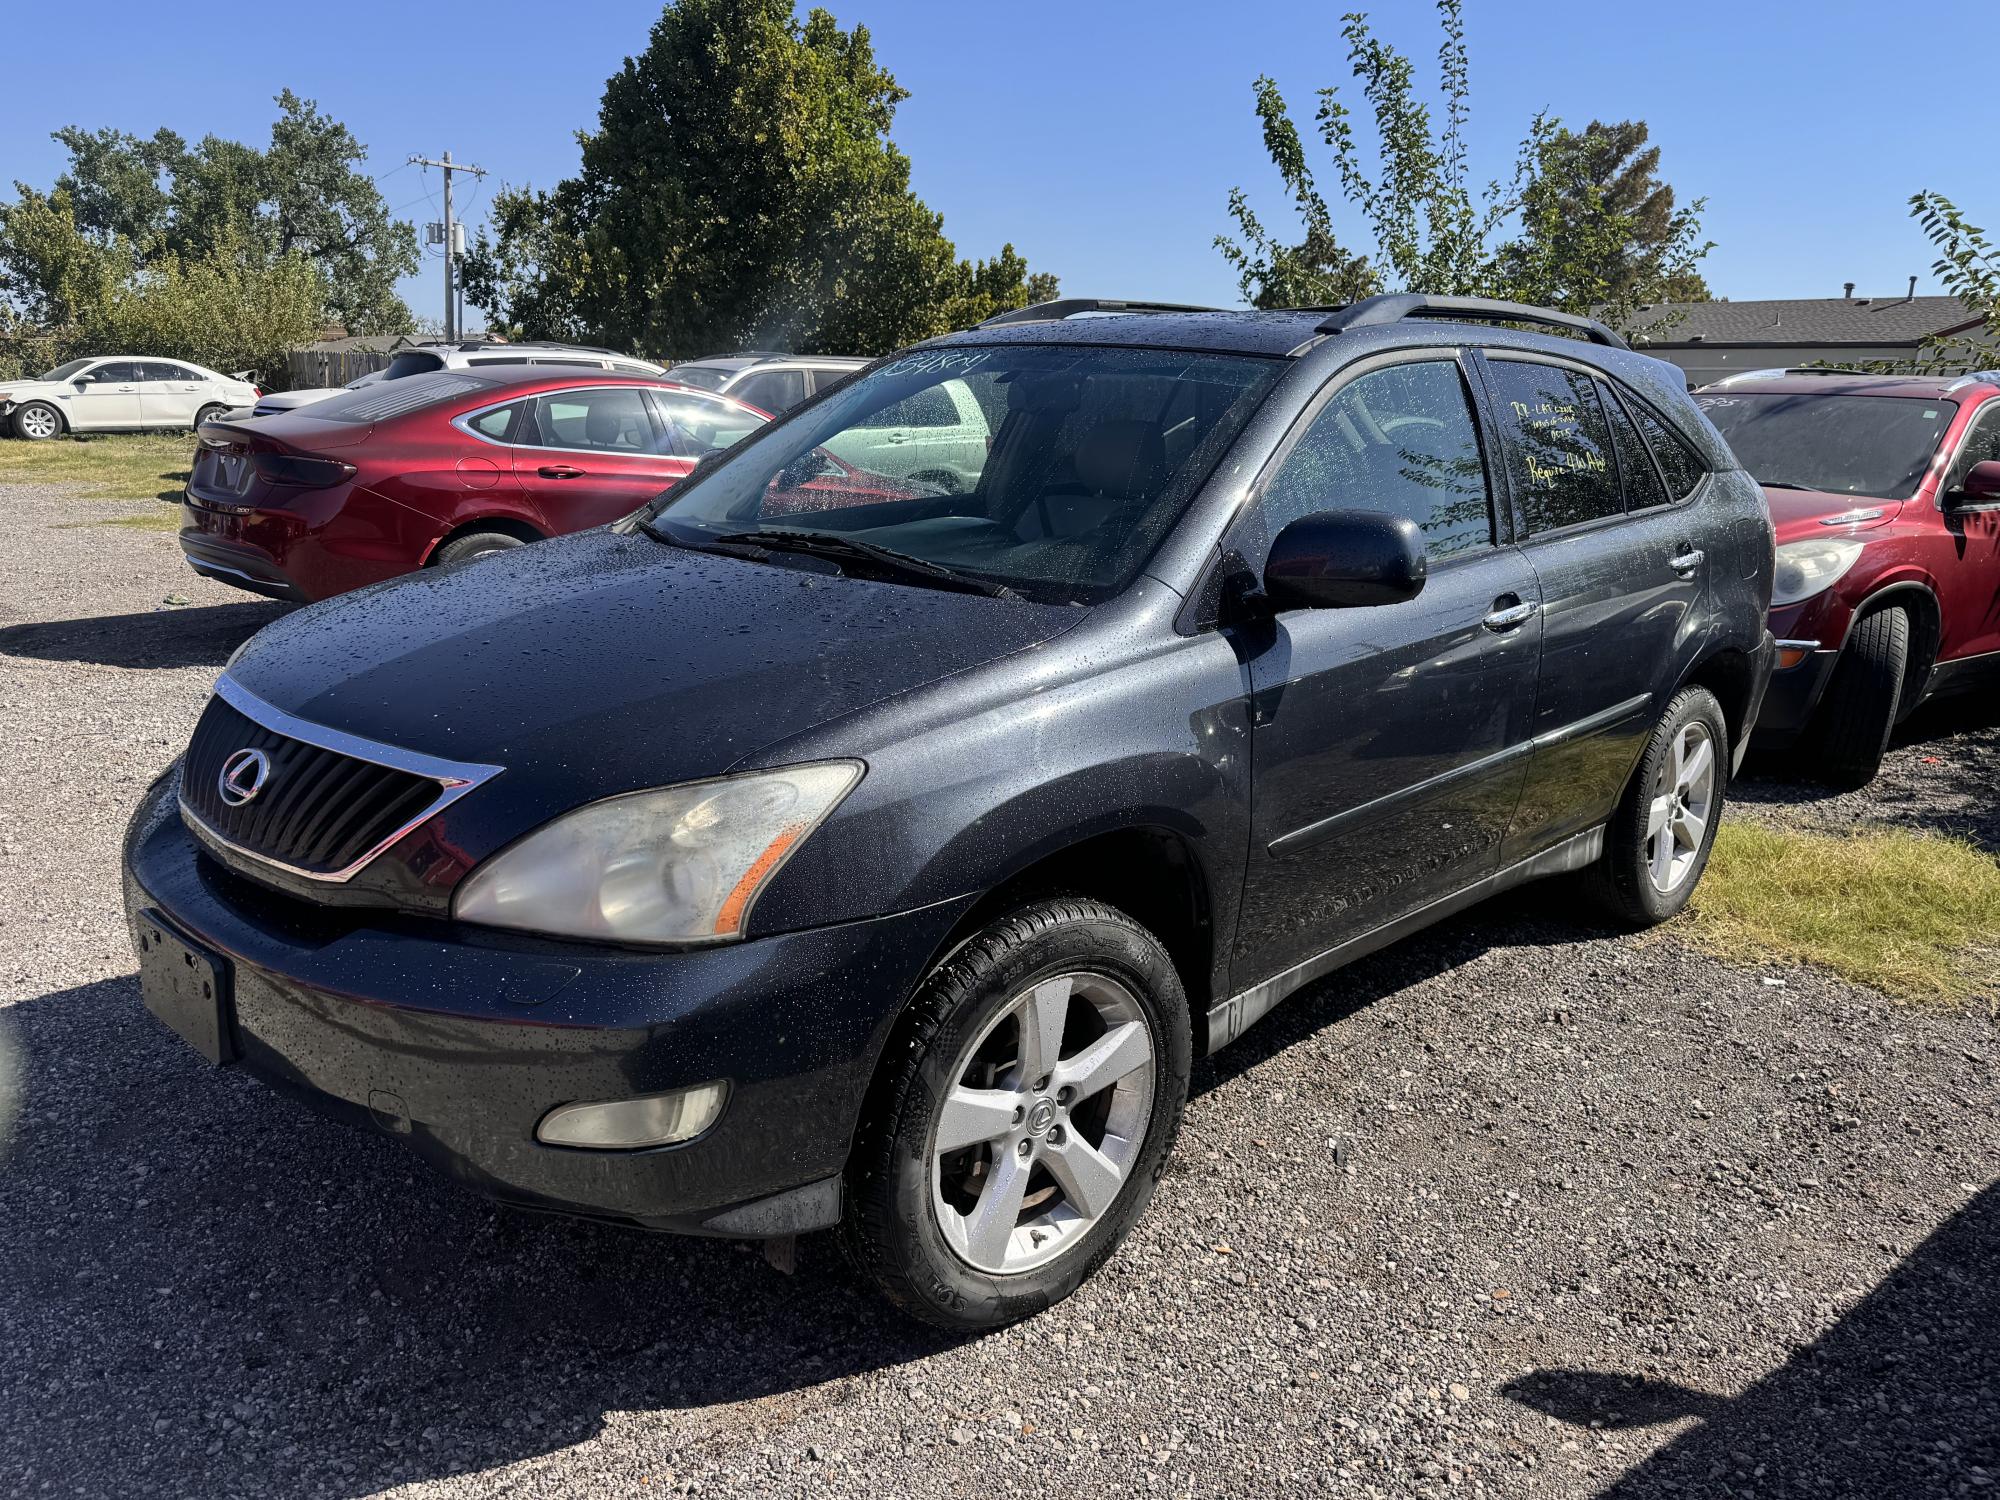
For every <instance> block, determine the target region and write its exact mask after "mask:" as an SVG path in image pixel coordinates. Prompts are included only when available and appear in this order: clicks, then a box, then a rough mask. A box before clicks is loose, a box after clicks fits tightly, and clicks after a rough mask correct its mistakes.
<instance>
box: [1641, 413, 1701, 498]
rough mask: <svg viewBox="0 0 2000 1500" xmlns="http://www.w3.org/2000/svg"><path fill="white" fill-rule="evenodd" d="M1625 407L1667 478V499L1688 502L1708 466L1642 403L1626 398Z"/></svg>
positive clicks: (1661, 471)
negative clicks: (1644, 436)
mask: <svg viewBox="0 0 2000 1500" xmlns="http://www.w3.org/2000/svg"><path fill="white" fill-rule="evenodd" d="M1625 407H1626V409H1627V410H1628V411H1630V412H1631V413H1632V420H1633V421H1635V422H1637V423H1638V424H1639V430H1640V431H1641V432H1643V433H1644V434H1645V435H1646V446H1647V447H1648V448H1651V449H1652V450H1653V457H1655V458H1657V459H1658V460H1659V461H1660V473H1661V474H1663V475H1664V476H1666V481H1667V494H1668V496H1669V498H1671V499H1673V500H1675V501H1680V500H1685V499H1687V497H1688V496H1689V495H1692V494H1693V493H1694V487H1695V486H1696V485H1698V484H1700V483H1701V481H1702V479H1703V477H1704V476H1705V475H1706V474H1707V473H1708V468H1707V466H1706V465H1704V464H1703V463H1702V461H1701V460H1700V459H1699V458H1696V457H1695V456H1694V453H1693V452H1692V451H1691V450H1690V449H1689V447H1688V445H1687V443H1686V442H1684V441H1683V440H1682V439H1680V438H1678V437H1676V436H1675V435H1674V434H1673V433H1672V432H1669V431H1668V430H1667V424H1666V423H1665V422H1662V421H1661V420H1660V419H1659V418H1658V417H1656V416H1654V415H1653V413H1652V412H1651V411H1650V410H1649V409H1648V408H1647V406H1646V404H1645V403H1644V402H1643V401H1637V400H1633V399H1631V398H1629V397H1628V398H1627V399H1626V402H1625Z"/></svg>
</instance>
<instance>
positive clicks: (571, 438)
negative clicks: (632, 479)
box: [519, 386, 655, 453]
mask: <svg viewBox="0 0 2000 1500" xmlns="http://www.w3.org/2000/svg"><path fill="white" fill-rule="evenodd" d="M519 441H521V442H523V443H525V444H527V445H528V446H530V447H537V448H590V449H599V450H602V451H605V452H609V453H650V452H652V451H653V450H654V447H655V444H654V441H653V420H652V417H651V415H650V414H649V413H648V412H647V410H646V397H645V393H644V392H643V391H641V390H640V389H639V388H638V387H637V386H612V387H606V388H605V389H602V390H595V391H557V392H555V393H553V394H551V395H547V396H542V397H539V398H538V399H537V400H536V402H535V420H534V423H533V426H532V430H530V431H525V432H524V433H523V434H522V436H521V438H520V439H519Z"/></svg>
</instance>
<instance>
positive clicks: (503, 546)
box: [431, 531, 527, 568]
mask: <svg viewBox="0 0 2000 1500" xmlns="http://www.w3.org/2000/svg"><path fill="white" fill-rule="evenodd" d="M525 546H527V543H526V542H524V541H522V540H521V538H519V537H517V536H515V535H513V534H512V533H510V532H505V531H468V532H467V533H466V534H465V535H464V536H460V537H453V538H452V539H451V540H450V541H448V542H446V543H445V544H444V545H443V546H442V547H440V548H438V549H437V553H436V555H435V556H434V557H433V558H432V559H431V561H432V562H434V563H435V564H437V566H438V567H440V568H448V567H450V566H451V565H452V564H453V563H461V562H470V561H471V560H472V559H473V558H475V557H484V556H486V554H487V553H489V552H506V551H508V550H510V549H511V548H514V547H525Z"/></svg>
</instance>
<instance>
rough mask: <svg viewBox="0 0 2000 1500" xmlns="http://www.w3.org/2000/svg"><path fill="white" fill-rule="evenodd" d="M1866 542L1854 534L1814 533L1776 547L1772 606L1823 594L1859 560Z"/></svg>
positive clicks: (1776, 606)
mask: <svg viewBox="0 0 2000 1500" xmlns="http://www.w3.org/2000/svg"><path fill="white" fill-rule="evenodd" d="M1865 545H1866V543H1863V542H1860V541H1857V540H1855V539H1854V538H1853V537H1838V536H1824V537H1822V536H1815V537H1807V538H1806V539H1805V540H1804V541H1802V542H1787V543H1785V545H1784V546H1782V547H1780V548H1779V549H1778V572H1777V576H1776V577H1775V578H1774V579H1773V580H1772V584H1771V608H1773V609H1778V608H1781V607H1783V606H1784V605H1787V604H1797V603H1798V602H1799V601H1800V600H1801V599H1810V598H1812V596H1813V595H1814V594H1823V593H1825V592H1826V591H1827V590H1828V589H1830V588H1832V587H1833V586H1834V585H1835V584H1836V583H1838V582H1839V581H1840V579H1841V577H1842V575H1844V574H1845V573H1846V572H1847V570H1848V569H1849V568H1851V567H1853V566H1854V565H1855V563H1856V562H1858V561H1860V559H1861V549H1862V547H1864V546H1865Z"/></svg>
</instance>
